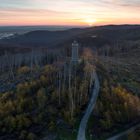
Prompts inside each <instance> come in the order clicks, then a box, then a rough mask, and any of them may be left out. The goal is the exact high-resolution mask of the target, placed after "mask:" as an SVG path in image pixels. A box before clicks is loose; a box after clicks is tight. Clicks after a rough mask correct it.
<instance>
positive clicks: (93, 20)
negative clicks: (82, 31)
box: [85, 18, 97, 26]
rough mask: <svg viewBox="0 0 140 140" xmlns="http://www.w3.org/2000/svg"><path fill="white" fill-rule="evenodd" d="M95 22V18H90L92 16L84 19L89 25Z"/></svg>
mask: <svg viewBox="0 0 140 140" xmlns="http://www.w3.org/2000/svg"><path fill="white" fill-rule="evenodd" d="M96 22H97V20H96V19H92V18H87V19H85V23H87V24H88V25H89V26H93V25H94V24H95V23H96Z"/></svg>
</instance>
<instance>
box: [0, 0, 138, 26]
mask: <svg viewBox="0 0 140 140" xmlns="http://www.w3.org/2000/svg"><path fill="white" fill-rule="evenodd" d="M105 24H140V0H0V25H1V26H3V25H4V26H5V25H82V26H92V25H105Z"/></svg>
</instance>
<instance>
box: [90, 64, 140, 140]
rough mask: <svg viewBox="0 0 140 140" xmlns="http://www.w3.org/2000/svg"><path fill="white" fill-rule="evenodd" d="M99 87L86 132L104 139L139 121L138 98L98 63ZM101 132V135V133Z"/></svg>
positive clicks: (139, 104) (139, 103) (139, 102)
mask: <svg viewBox="0 0 140 140" xmlns="http://www.w3.org/2000/svg"><path fill="white" fill-rule="evenodd" d="M98 73H99V75H100V82H101V89H100V95H99V97H98V100H97V103H96V107H95V110H94V112H93V115H92V117H91V120H90V121H89V129H88V133H90V134H92V136H93V137H94V138H95V139H104V138H106V137H109V136H111V135H113V134H115V133H118V132H119V131H121V130H123V129H126V128H129V127H130V126H133V125H135V124H137V123H139V121H140V120H139V118H140V108H139V107H140V99H139V97H138V96H137V95H133V93H131V92H129V91H128V90H126V89H125V88H124V87H122V86H121V85H120V84H119V82H118V83H116V81H115V82H114V80H113V77H112V76H111V75H110V74H109V73H108V72H107V71H106V70H105V69H104V66H102V65H101V64H98ZM101 134H102V135H101Z"/></svg>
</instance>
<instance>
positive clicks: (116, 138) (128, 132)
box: [107, 124, 140, 140]
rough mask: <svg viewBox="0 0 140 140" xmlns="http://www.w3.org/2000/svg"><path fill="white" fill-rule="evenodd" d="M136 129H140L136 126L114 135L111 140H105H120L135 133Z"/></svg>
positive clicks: (138, 125)
mask: <svg viewBox="0 0 140 140" xmlns="http://www.w3.org/2000/svg"><path fill="white" fill-rule="evenodd" d="M137 128H140V124H137V125H135V126H133V127H131V128H129V129H127V130H125V131H124V132H121V133H119V134H116V135H115V136H113V137H111V138H108V139H107V140H118V139H119V138H121V137H122V136H124V135H128V134H130V133H131V132H133V131H135V130H136V129H137Z"/></svg>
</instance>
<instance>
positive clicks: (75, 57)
mask: <svg viewBox="0 0 140 140" xmlns="http://www.w3.org/2000/svg"><path fill="white" fill-rule="evenodd" d="M78 50H79V44H78V43H77V41H74V42H73V43H72V57H71V61H72V63H74V64H75V63H78V60H79V56H78Z"/></svg>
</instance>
